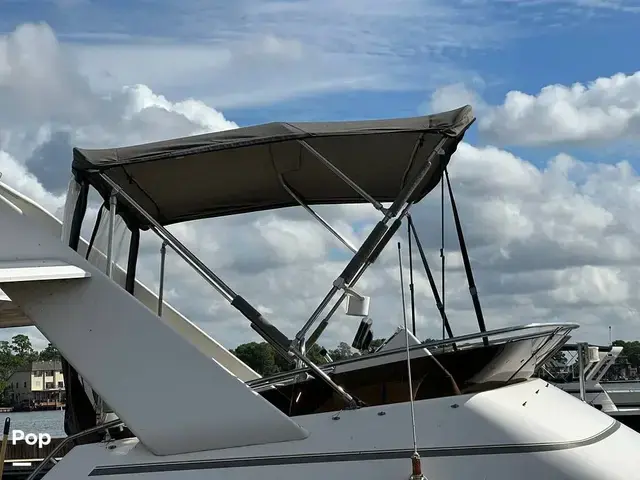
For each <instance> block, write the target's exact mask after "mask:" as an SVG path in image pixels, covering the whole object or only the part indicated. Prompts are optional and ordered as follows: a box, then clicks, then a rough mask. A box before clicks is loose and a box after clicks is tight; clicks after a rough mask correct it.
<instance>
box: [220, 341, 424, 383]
mask: <svg viewBox="0 0 640 480" xmlns="http://www.w3.org/2000/svg"><path fill="white" fill-rule="evenodd" d="M385 341H386V339H385V338H376V339H374V340H373V341H372V342H371V345H370V346H369V349H368V350H366V351H363V352H355V351H354V350H353V349H352V348H351V347H350V346H349V344H348V343H346V342H340V343H339V344H338V346H337V347H336V348H334V349H331V350H326V354H328V356H329V358H331V360H332V361H334V362H337V361H339V360H345V359H347V358H351V357H354V356H356V355H367V354H369V353H371V352H374V351H375V350H376V349H378V348H379V347H380V346H381V345H382V344H383V343H384V342H385ZM426 341H427V342H430V341H434V342H435V341H436V340H434V339H430V338H429V339H427V340H426ZM323 350H324V348H323V347H321V346H319V345H317V344H315V345H313V346H312V347H311V348H310V349H309V350H307V352H306V355H307V357H308V358H309V360H311V361H312V362H314V363H315V364H316V365H322V364H325V363H327V362H328V358H327V357H326V356H325V355H323ZM231 353H233V354H234V355H235V356H236V357H238V359H240V360H241V361H243V362H244V363H245V364H247V365H248V366H249V367H250V368H252V369H253V370H254V371H255V372H257V373H259V374H260V375H262V376H269V375H274V374H276V373H280V372H287V371H289V370H293V369H294V368H295V366H294V365H292V364H291V363H289V362H287V361H286V360H285V359H283V358H282V357H281V356H280V355H279V354H278V353H277V352H276V351H275V350H274V349H273V347H271V345H269V344H268V343H267V342H260V343H258V342H249V343H243V344H241V345H238V346H237V347H236V348H235V349H233V350H231Z"/></svg>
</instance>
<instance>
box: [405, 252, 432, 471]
mask: <svg viewBox="0 0 640 480" xmlns="http://www.w3.org/2000/svg"><path fill="white" fill-rule="evenodd" d="M398 265H399V268H400V294H401V295H402V318H403V321H404V338H405V349H406V353H407V373H408V377H409V405H411V429H412V434H413V455H411V476H410V477H409V479H410V480H427V479H426V478H425V476H424V475H423V474H422V465H421V462H420V454H419V453H418V436H417V435H416V412H415V408H414V405H413V381H412V379H411V353H410V352H409V330H408V328H407V308H406V305H405V299H404V275H403V272H402V251H401V246H400V242H398Z"/></svg>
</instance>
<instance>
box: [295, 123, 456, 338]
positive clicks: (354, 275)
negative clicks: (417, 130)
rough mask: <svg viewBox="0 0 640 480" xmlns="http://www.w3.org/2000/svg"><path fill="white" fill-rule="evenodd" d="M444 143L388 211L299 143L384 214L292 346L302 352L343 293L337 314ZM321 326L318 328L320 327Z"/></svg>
mask: <svg viewBox="0 0 640 480" xmlns="http://www.w3.org/2000/svg"><path fill="white" fill-rule="evenodd" d="M446 141H447V139H442V140H440V142H439V143H438V145H437V146H436V148H435V149H434V150H433V151H432V152H431V154H430V155H429V158H428V159H427V162H425V164H424V166H423V167H422V168H421V169H420V171H419V172H418V174H417V175H416V177H415V178H414V180H413V182H412V183H410V184H408V185H404V186H403V187H402V190H401V191H400V193H399V195H398V196H397V197H396V199H395V201H394V202H393V203H392V204H391V206H390V207H389V208H388V209H384V208H383V207H382V205H381V204H380V203H379V202H377V201H376V200H375V199H371V197H370V195H368V194H367V193H366V192H364V190H362V189H361V188H360V187H358V186H357V185H356V184H355V183H354V182H353V181H351V180H349V181H347V180H345V179H344V178H343V177H346V175H345V174H344V173H342V172H340V171H339V170H338V169H337V167H335V166H334V165H333V164H331V163H330V162H329V161H328V160H326V159H325V158H324V157H322V155H321V154H320V153H319V152H317V151H316V150H314V149H312V148H311V147H310V146H308V145H306V144H305V143H304V142H302V143H303V145H304V146H305V148H307V149H311V150H309V151H310V152H311V153H313V154H314V155H315V156H316V157H318V158H319V159H320V160H321V161H322V162H323V163H324V164H325V165H327V166H328V167H329V168H330V169H331V170H332V171H333V172H334V173H336V175H338V176H339V177H340V178H342V179H343V180H345V182H346V183H348V184H349V185H350V186H351V187H352V188H353V189H354V190H355V191H356V192H358V193H360V195H362V197H363V198H365V199H366V200H368V201H370V202H371V204H372V205H373V206H374V207H376V208H377V209H378V210H380V211H381V212H383V213H384V218H383V219H382V220H380V221H379V222H378V224H377V225H376V226H375V227H374V228H373V230H372V231H371V233H370V234H369V236H368V237H367V238H366V239H365V241H364V242H363V243H362V246H361V247H360V249H359V250H358V251H357V252H356V254H355V255H354V256H353V258H352V259H351V261H350V262H349V263H348V264H347V266H346V267H345V268H344V270H343V271H342V273H341V274H340V275H339V276H338V278H336V280H335V281H334V282H333V285H332V287H331V289H330V290H329V292H328V293H327V294H326V295H325V297H324V298H323V299H322V301H321V302H320V304H319V305H318V307H317V308H316V309H315V311H314V312H313V313H312V314H311V316H310V317H309V319H308V320H307V322H306V323H305V324H304V326H303V327H302V328H301V329H300V331H299V332H298V333H297V334H296V336H295V339H294V344H295V345H296V346H297V347H298V348H302V345H304V341H305V335H306V334H307V332H308V331H309V329H310V328H311V327H312V326H313V324H314V323H315V322H316V320H317V319H318V317H319V316H320V315H321V314H322V312H323V311H324V310H325V308H326V307H327V306H328V305H329V303H331V300H332V299H333V298H334V297H335V295H336V294H337V293H338V291H340V290H342V291H343V294H342V297H341V299H340V300H339V301H338V304H337V305H336V306H334V307H333V308H332V309H331V313H330V315H332V314H333V313H334V312H335V311H336V310H337V308H338V306H339V305H340V303H342V300H343V299H344V297H345V296H346V295H347V293H348V291H349V289H352V288H353V287H354V285H355V283H356V282H357V280H358V278H360V276H362V274H363V273H364V271H365V270H366V269H367V268H368V267H369V266H370V265H371V263H372V259H373V258H374V257H375V256H377V255H379V253H380V251H381V250H382V249H383V248H384V247H385V246H386V245H387V243H388V242H389V241H390V240H391V237H392V236H393V234H395V232H396V231H397V229H398V228H399V227H400V225H401V222H402V218H396V217H398V216H400V217H404V216H405V215H406V214H407V213H408V212H409V209H410V208H411V203H408V202H409V199H410V198H411V195H412V194H413V193H414V192H415V190H416V189H417V188H418V186H419V185H420V183H421V182H422V181H423V180H424V178H425V176H426V175H427V172H428V171H429V169H430V167H431V165H432V164H433V159H434V157H435V156H436V155H442V154H443V153H444V151H443V147H444V145H445V143H446ZM423 142H424V134H423V135H420V137H419V138H418V140H417V141H416V143H415V145H414V148H413V151H412V153H411V157H410V158H409V165H411V164H413V161H414V159H415V157H416V155H417V154H418V152H419V150H420V147H421V146H422V144H423ZM347 178H348V177H347ZM377 205H378V206H377ZM394 218H395V221H394V222H393V223H392V224H391V226H389V225H388V223H389V222H390V221H391V220H393V219H394ZM328 318H329V316H327V318H325V320H324V321H323V325H324V327H323V330H324V328H326V324H327V323H328ZM323 325H321V326H319V328H320V327H322V326H323ZM318 330H319V329H318ZM318 330H316V332H318ZM316 332H314V333H313V337H314V341H316V340H317V338H318V336H319V335H320V334H321V333H322V331H319V332H318V334H317V335H316ZM306 346H307V347H308V346H309V345H308V344H307V345H306Z"/></svg>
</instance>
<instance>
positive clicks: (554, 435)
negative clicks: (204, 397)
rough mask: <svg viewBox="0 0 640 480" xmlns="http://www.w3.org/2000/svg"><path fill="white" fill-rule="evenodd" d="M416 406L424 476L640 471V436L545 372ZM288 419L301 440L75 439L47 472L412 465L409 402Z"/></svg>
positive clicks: (321, 479) (351, 472)
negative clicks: (172, 448)
mask: <svg viewBox="0 0 640 480" xmlns="http://www.w3.org/2000/svg"><path fill="white" fill-rule="evenodd" d="M212 408H215V401H212ZM415 408H416V426H417V436H418V446H419V451H420V454H421V456H422V467H423V473H424V474H425V476H426V478H427V479H428V480H461V479H476V478H477V479H491V480H513V479H514V478H516V477H517V478H518V479H519V480H529V479H531V480H534V479H535V480H541V479H544V480H570V479H576V480H578V479H579V480H602V479H605V478H606V479H607V480H616V479H620V480H622V479H624V480H630V479H636V478H640V473H638V472H640V455H638V452H639V451H640V435H639V434H638V433H636V432H634V431H632V430H630V429H628V428H627V427H625V426H624V425H621V424H620V423H618V422H616V421H615V420H613V419H612V418H611V417H609V416H608V415H605V414H603V413H601V412H599V411H597V410H596V409H594V408H592V407H590V406H589V405H587V404H585V403H583V402H581V401H580V400H578V399H576V398H574V397H572V396H571V395H569V394H566V393H565V392H563V391H562V390H560V389H558V388H555V387H554V386H553V385H551V384H549V383H547V382H545V381H543V380H539V379H533V380H529V381H526V382H522V383H519V384H516V385H511V386H508V387H503V388H498V389H495V390H491V391H487V392H483V393H478V394H475V395H462V396H458V397H447V398H437V399H431V400H422V401H419V402H416V404H415ZM295 420H296V421H297V422H298V423H299V424H300V426H301V427H303V428H305V429H306V430H308V431H309V432H312V434H311V435H310V436H309V437H308V438H306V439H304V440H298V441H292V442H281V443H270V444H267V445H254V446H247V447H240V448H227V449H222V450H215V451H205V452H198V453H191V454H183V455H171V456H155V455H153V454H152V453H151V452H150V451H149V450H147V449H146V448H145V447H144V446H143V445H142V444H140V443H139V442H138V441H137V440H136V439H128V440H120V441H114V442H111V443H109V444H106V443H102V444H93V445H85V446H79V447H76V448H74V449H73V450H72V451H71V452H70V453H69V454H67V455H66V456H65V457H64V458H63V459H62V461H61V462H60V463H58V464H57V465H56V466H55V467H54V468H53V469H52V470H51V471H49V472H48V473H47V475H46V476H45V479H46V480H78V479H84V478H88V477H104V478H105V479H109V480H125V479H130V478H141V479H142V478H153V479H159V480H174V479H176V480H177V479H180V480H196V479H208V480H211V479H217V478H220V479H228V480H231V479H246V478H260V480H287V479H298V478H305V479H306V480H327V479H367V480H376V479H380V480H391V479H394V480H395V479H402V478H408V476H409V474H410V473H411V471H410V470H411V462H410V456H411V453H412V449H413V447H412V438H411V417H410V410H409V404H393V405H386V406H380V407H367V408H361V409H359V410H351V411H342V412H340V413H339V414H337V415H336V414H334V413H322V414H314V415H308V416H303V417H295ZM216 434H217V433H216V432H215V431H211V435H212V436H215V435H216ZM143 474H144V475H143Z"/></svg>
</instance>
